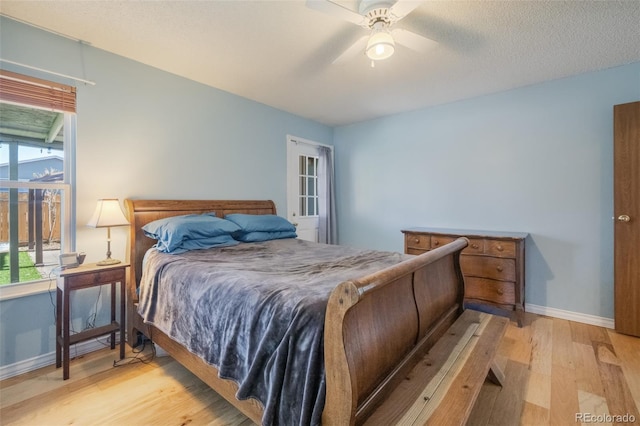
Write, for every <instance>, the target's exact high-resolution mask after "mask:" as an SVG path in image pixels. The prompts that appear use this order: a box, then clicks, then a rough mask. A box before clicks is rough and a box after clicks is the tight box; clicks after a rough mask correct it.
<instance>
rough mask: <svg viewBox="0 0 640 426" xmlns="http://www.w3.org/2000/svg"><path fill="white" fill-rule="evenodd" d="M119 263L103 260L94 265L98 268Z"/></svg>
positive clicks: (115, 260)
mask: <svg viewBox="0 0 640 426" xmlns="http://www.w3.org/2000/svg"><path fill="white" fill-rule="evenodd" d="M120 262H121V261H120V260H118V259H111V258H109V259H105V260H101V261H100V262H98V263H96V265H98V266H106V265H115V264H116V263H120Z"/></svg>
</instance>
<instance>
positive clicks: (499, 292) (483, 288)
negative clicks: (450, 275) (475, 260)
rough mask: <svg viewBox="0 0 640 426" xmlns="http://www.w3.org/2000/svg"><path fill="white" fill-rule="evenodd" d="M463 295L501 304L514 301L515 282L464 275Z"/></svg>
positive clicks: (510, 303) (508, 303)
mask: <svg viewBox="0 0 640 426" xmlns="http://www.w3.org/2000/svg"><path fill="white" fill-rule="evenodd" d="M464 296H465V297H466V298H469V299H479V300H487V301H490V302H493V303H498V304H503V305H513V304H515V303H516V290H515V283H513V282H511V281H497V280H489V279H486V278H478V277H466V278H465V280H464Z"/></svg>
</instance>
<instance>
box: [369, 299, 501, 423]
mask: <svg viewBox="0 0 640 426" xmlns="http://www.w3.org/2000/svg"><path fill="white" fill-rule="evenodd" d="M507 324H508V320H507V318H503V317H499V316H495V315H491V314H486V313H482V312H477V311H473V310H466V311H464V312H463V314H462V315H461V316H460V317H459V318H458V319H457V320H456V322H455V323H454V324H453V325H452V326H451V327H450V328H449V329H448V330H447V332H446V333H445V334H444V335H443V336H442V337H441V338H440V339H439V340H438V342H437V343H436V344H435V345H434V346H433V348H432V349H431V350H429V352H428V353H427V354H426V355H425V356H424V357H423V358H422V360H421V361H420V362H419V363H418V364H417V365H416V366H415V367H414V368H413V369H412V370H411V372H410V373H409V374H408V375H407V377H406V380H404V381H403V382H402V383H400V384H399V385H398V386H397V387H396V388H395V389H394V390H393V392H392V393H391V395H390V396H389V397H388V398H387V399H386V400H385V402H384V403H383V404H382V405H381V406H380V407H378V408H377V409H376V411H374V413H373V414H372V415H371V416H370V417H369V418H368V419H367V421H366V422H365V424H367V425H381V424H384V425H403V426H404V425H427V424H428V425H464V424H465V423H466V421H467V419H468V417H469V414H470V413H471V410H472V409H473V405H474V403H475V400H476V398H477V397H478V394H479V393H480V389H481V388H482V384H483V383H484V380H485V378H487V377H489V379H490V380H492V381H493V382H495V383H496V384H498V385H502V381H503V379H504V375H503V373H502V372H501V371H500V369H499V368H498V366H497V365H496V364H495V362H494V356H495V353H496V350H497V348H498V346H499V343H500V340H501V339H502V336H503V335H504V332H505V330H506V327H507Z"/></svg>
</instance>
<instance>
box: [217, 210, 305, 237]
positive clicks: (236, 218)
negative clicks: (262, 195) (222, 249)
mask: <svg viewBox="0 0 640 426" xmlns="http://www.w3.org/2000/svg"><path fill="white" fill-rule="evenodd" d="M224 218H225V219H227V220H230V221H231V222H234V223H235V224H237V225H238V226H239V227H240V228H241V230H242V233H247V232H286V231H289V232H295V231H296V227H295V226H293V224H292V223H291V222H289V221H288V220H287V219H285V218H283V217H280V216H277V215H275V214H242V213H233V214H228V215H226V216H225V217H224Z"/></svg>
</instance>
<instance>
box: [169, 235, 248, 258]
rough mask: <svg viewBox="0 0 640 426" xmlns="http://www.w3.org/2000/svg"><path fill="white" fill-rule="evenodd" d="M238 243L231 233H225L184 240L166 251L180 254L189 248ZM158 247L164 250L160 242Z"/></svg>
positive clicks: (195, 248)
mask: <svg viewBox="0 0 640 426" xmlns="http://www.w3.org/2000/svg"><path fill="white" fill-rule="evenodd" d="M236 244H240V242H238V241H236V240H234V239H233V237H232V236H231V235H228V234H225V235H218V236H217V237H210V238H200V239H197V240H184V241H183V242H182V244H180V245H179V246H178V247H176V248H174V249H173V250H172V251H170V252H168V251H165V253H169V254H180V253H184V252H187V251H189V250H202V249H208V248H213V247H229V246H235V245H236ZM156 249H158V250H160V251H164V250H163V249H162V248H161V247H159V244H156Z"/></svg>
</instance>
